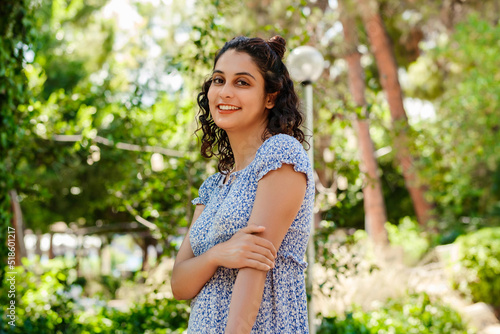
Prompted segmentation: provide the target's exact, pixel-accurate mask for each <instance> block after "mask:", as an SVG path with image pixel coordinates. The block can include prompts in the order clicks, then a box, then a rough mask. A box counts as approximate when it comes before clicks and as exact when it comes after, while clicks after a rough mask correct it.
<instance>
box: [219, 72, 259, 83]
mask: <svg viewBox="0 0 500 334" xmlns="http://www.w3.org/2000/svg"><path fill="white" fill-rule="evenodd" d="M214 73H221V74H224V72H222V71H221V70H214ZM235 75H248V76H250V77H252V78H253V79H254V80H255V81H257V79H255V77H254V76H253V75H251V74H250V73H248V72H238V73H236V74H235Z"/></svg>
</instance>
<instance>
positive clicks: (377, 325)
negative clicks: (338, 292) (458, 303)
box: [317, 293, 472, 334]
mask: <svg viewBox="0 0 500 334" xmlns="http://www.w3.org/2000/svg"><path fill="white" fill-rule="evenodd" d="M317 333H318V334H384V333H386V334H389V333H419V334H434V333H443V334H467V333H472V330H470V329H467V326H466V324H465V323H464V322H463V321H462V319H461V317H460V315H459V314H458V313H457V312H456V311H454V310H453V309H452V308H450V307H449V306H447V305H445V304H442V303H439V302H436V301H432V300H431V299H430V297H429V296H428V295H427V294H425V293H422V294H412V295H410V296H408V297H407V298H405V299H402V300H388V301H387V302H386V303H385V304H384V305H383V306H382V307H380V308H379V309H378V310H374V311H368V312H364V311H363V310H361V309H359V308H357V309H356V308H355V309H354V310H353V311H352V312H346V314H344V315H343V316H342V317H339V316H332V317H324V318H323V320H322V323H321V325H320V327H319V329H318V331H317Z"/></svg>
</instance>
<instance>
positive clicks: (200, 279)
mask: <svg viewBox="0 0 500 334" xmlns="http://www.w3.org/2000/svg"><path fill="white" fill-rule="evenodd" d="M203 209H205V206H204V205H197V206H196V209H195V211H194V214H193V220H192V221H193V222H195V221H196V219H198V217H199V216H200V215H201V213H202V212H203ZM190 230H191V229H189V231H188V233H186V236H185V237H184V240H183V241H182V244H181V247H180V249H179V252H178V253H177V256H176V258H175V263H174V268H173V270H172V279H171V281H170V284H171V287H172V293H173V294H174V298H175V299H191V298H193V297H194V296H196V295H197V294H198V292H200V290H201V288H202V287H203V285H205V283H206V282H207V281H208V280H209V279H210V278H211V277H212V276H213V275H214V273H215V271H216V270H217V267H218V265H217V264H216V263H215V261H214V259H213V257H211V253H210V252H205V253H204V254H202V255H200V256H197V257H195V256H194V254H193V250H192V248H191V243H190V242H189V232H190Z"/></svg>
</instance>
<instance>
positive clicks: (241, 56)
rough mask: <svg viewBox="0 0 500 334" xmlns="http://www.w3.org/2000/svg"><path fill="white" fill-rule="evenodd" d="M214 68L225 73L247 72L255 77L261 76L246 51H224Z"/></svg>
mask: <svg viewBox="0 0 500 334" xmlns="http://www.w3.org/2000/svg"><path fill="white" fill-rule="evenodd" d="M214 70H219V71H222V72H224V74H226V75H231V74H236V73H240V72H248V73H250V74H252V75H253V76H254V77H255V78H257V77H260V78H262V75H261V74H260V70H259V67H258V66H257V64H255V62H254V61H253V59H252V57H251V56H250V55H249V54H248V53H245V52H238V51H235V50H228V51H226V52H224V54H223V55H222V56H220V58H219V60H218V61H217V64H215V68H214ZM262 79H264V78H262Z"/></svg>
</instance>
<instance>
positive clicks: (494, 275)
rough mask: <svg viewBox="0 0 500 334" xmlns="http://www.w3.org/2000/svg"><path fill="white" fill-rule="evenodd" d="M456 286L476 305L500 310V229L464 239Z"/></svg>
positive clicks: (460, 239) (454, 281) (461, 238)
mask: <svg viewBox="0 0 500 334" xmlns="http://www.w3.org/2000/svg"><path fill="white" fill-rule="evenodd" d="M455 242H456V243H457V245H458V259H457V263H456V268H457V269H456V271H455V273H454V275H453V286H454V288H456V289H458V290H459V291H461V292H462V293H464V294H466V295H468V296H470V297H471V298H472V299H473V300H474V301H482V302H485V303H488V304H491V305H492V306H493V307H495V308H496V309H499V308H500V227H494V228H493V227H492V228H483V229H481V230H479V231H477V232H474V233H471V234H468V235H464V236H460V237H459V238H458V239H457V240H456V241H455Z"/></svg>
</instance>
